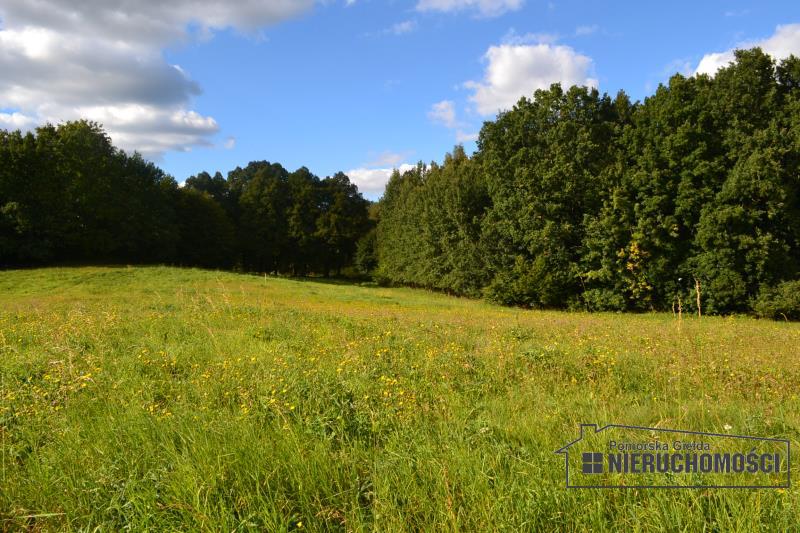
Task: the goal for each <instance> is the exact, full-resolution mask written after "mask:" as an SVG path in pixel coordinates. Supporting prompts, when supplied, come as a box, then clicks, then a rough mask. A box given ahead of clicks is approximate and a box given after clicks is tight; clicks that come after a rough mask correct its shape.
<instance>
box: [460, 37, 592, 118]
mask: <svg viewBox="0 0 800 533" xmlns="http://www.w3.org/2000/svg"><path fill="white" fill-rule="evenodd" d="M484 60H485V61H486V63H487V67H486V72H485V73H484V79H483V81H479V82H478V81H469V82H467V83H465V84H464V86H465V87H466V88H468V89H471V90H473V94H472V95H471V96H470V100H471V101H472V102H473V103H474V104H475V106H476V109H477V111H478V112H479V113H480V114H482V115H492V114H495V113H497V112H498V111H501V110H506V109H510V108H511V107H513V106H514V104H516V103H517V102H518V101H519V99H520V98H521V97H522V96H528V97H530V96H532V95H533V92H534V91H535V90H537V89H547V88H549V87H550V85H551V84H553V83H556V82H560V83H561V84H562V85H563V86H564V87H569V86H572V85H587V86H590V87H597V86H598V81H597V79H595V78H592V77H590V72H591V71H592V67H593V64H592V59H591V58H590V57H587V56H585V55H582V54H579V53H577V52H576V51H575V50H573V49H572V48H570V47H569V46H563V45H551V44H545V43H541V44H535V45H512V44H502V45H499V46H492V47H491V48H489V50H488V51H487V52H486V54H485V55H484Z"/></svg>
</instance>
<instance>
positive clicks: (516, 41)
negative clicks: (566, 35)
mask: <svg viewBox="0 0 800 533" xmlns="http://www.w3.org/2000/svg"><path fill="white" fill-rule="evenodd" d="M501 41H502V43H503V44H513V45H520V44H552V43H555V42H556V41H558V34H557V33H544V32H542V33H531V32H529V33H525V34H519V33H517V30H515V29H514V28H511V29H510V30H508V31H507V32H506V34H505V35H504V36H503V38H502V39H501Z"/></svg>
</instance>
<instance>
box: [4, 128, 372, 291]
mask: <svg viewBox="0 0 800 533" xmlns="http://www.w3.org/2000/svg"><path fill="white" fill-rule="evenodd" d="M368 207H369V202H368V201H367V200H365V199H364V198H363V197H362V196H361V194H360V193H359V192H358V189H357V188H356V186H355V185H354V184H352V183H350V180H349V179H348V177H347V176H346V175H344V174H342V173H337V174H335V175H334V176H331V177H327V178H324V179H320V178H319V177H317V176H315V175H314V174H312V173H311V172H310V171H309V170H308V169H307V168H305V167H303V168H300V169H298V170H296V171H294V172H289V171H287V170H286V169H285V168H283V167H282V166H281V165H279V164H277V163H269V162H266V161H258V162H252V163H250V164H249V165H247V166H246V167H245V168H236V169H235V170H233V171H231V172H229V173H228V177H227V179H226V178H223V177H222V175H221V174H220V173H216V174H215V175H214V176H211V175H209V174H208V173H206V172H201V173H200V174H198V175H196V176H192V177H190V178H189V179H187V180H186V183H185V184H184V186H182V187H181V186H178V184H177V182H176V181H175V179H174V178H172V177H171V176H168V175H166V174H165V173H164V172H163V171H162V170H161V169H159V168H158V167H156V166H155V165H154V164H153V163H150V162H148V161H145V160H144V159H143V158H142V157H141V156H140V155H139V154H136V153H134V154H133V155H128V154H126V153H125V152H124V151H122V150H119V149H117V148H115V147H114V146H113V144H112V143H111V140H110V139H109V137H108V136H107V135H106V133H105V132H104V131H103V129H102V128H101V126H100V125H98V124H95V123H92V122H88V121H75V122H67V123H64V124H60V125H58V126H53V125H46V126H43V127H40V128H37V129H36V131H35V132H29V133H25V134H23V133H22V132H20V131H14V132H7V131H0V266H6V267H7V266H35V265H44V264H65V263H66V264H69V263H168V264H178V265H187V266H201V267H217V268H236V269H240V270H246V271H258V272H271V273H282V274H292V275H306V274H311V273H315V274H322V275H329V274H334V273H338V272H340V271H341V270H342V269H343V268H345V267H347V266H349V265H351V264H352V262H353V256H354V255H355V250H356V244H357V242H358V240H359V239H360V238H361V237H362V236H363V235H364V234H365V233H366V232H367V231H368V230H369V229H370V227H371V225H372V224H374V223H373V222H371V221H370V219H369V216H368Z"/></svg>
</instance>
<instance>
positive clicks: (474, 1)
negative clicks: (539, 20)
mask: <svg viewBox="0 0 800 533" xmlns="http://www.w3.org/2000/svg"><path fill="white" fill-rule="evenodd" d="M523 3H524V0H419V2H418V3H417V10H418V11H441V12H445V13H449V12H453V11H463V10H473V11H477V12H478V14H479V15H480V16H483V17H496V16H499V15H502V14H503V13H506V12H508V11H516V10H517V9H519V8H521V7H522V5H523Z"/></svg>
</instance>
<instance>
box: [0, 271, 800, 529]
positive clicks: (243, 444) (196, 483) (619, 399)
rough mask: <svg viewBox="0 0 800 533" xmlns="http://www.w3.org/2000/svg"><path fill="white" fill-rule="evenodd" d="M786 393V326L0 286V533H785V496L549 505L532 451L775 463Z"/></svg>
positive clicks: (3, 282)
mask: <svg viewBox="0 0 800 533" xmlns="http://www.w3.org/2000/svg"><path fill="white" fill-rule="evenodd" d="M799 386H800V324H796V323H787V322H772V321H763V320H755V319H752V318H745V317H703V318H702V319H698V318H696V317H693V316H686V315H684V316H683V318H682V319H681V320H678V319H677V317H675V316H673V315H672V314H612V313H608V314H603V313H598V314H585V313H563V312H545V311H527V310H521V309H514V308H504V307H498V306H493V305H490V304H487V303H484V302H480V301H474V300H468V299H460V298H453V297H448V296H445V295H440V294H434V293H430V292H426V291H421V290H413V289H402V288H379V287H370V286H359V285H352V284H339V283H333V282H328V283H325V282H314V281H294V280H289V279H280V278H264V277H259V276H251V275H241V274H233V273H224V272H215V271H203V270H185V269H176V268H166V267H146V268H144V267H142V268H139V267H137V268H131V267H119V268H111V267H104V268H100V267H96V268H95V267H92V268H88V267H87V268H48V269H40V270H17V271H5V272H0V438H1V439H2V466H1V468H2V472H1V473H0V530H2V531H16V530H29V531H60V530H71V531H74V530H101V531H122V530H125V529H130V530H134V531H142V530H150V531H176V530H184V531H244V530H257V531H299V530H308V531H603V530H608V531H619V530H630V531H662V530H666V531H701V530H705V531H791V530H800V525H799V524H800V491H798V489H796V488H791V489H788V490H756V491H754V490H723V489H708V490H696V489H685V490H655V489H650V490H647V489H642V490H634V489H631V490H624V489H623V490H568V489H566V488H565V487H564V462H563V458H562V457H561V456H560V455H556V454H555V453H554V451H555V450H556V449H558V448H560V447H561V446H563V445H564V444H566V443H567V442H569V441H571V440H574V439H575V438H576V432H577V428H578V424H580V423H597V424H600V425H604V424H611V423H618V424H628V425H639V426H658V427H667V428H686V429H694V430H698V431H709V432H720V433H724V432H730V433H738V434H749V435H758V436H763V437H780V438H788V439H790V440H791V442H792V446H793V447H794V448H795V449H797V448H796V447H797V443H798V439H800V400H799V399H798V394H800V390H799ZM792 466H793V469H794V470H795V471H797V461H796V460H795V461H794V463H793V465H792Z"/></svg>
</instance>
